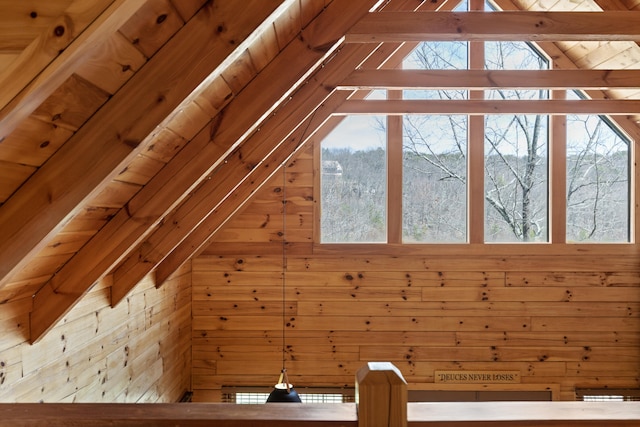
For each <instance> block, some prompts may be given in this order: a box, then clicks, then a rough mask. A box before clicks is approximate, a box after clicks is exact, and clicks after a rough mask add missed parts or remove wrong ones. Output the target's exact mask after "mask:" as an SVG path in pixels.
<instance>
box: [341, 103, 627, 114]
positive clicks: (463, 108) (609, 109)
mask: <svg viewBox="0 0 640 427" xmlns="http://www.w3.org/2000/svg"><path fill="white" fill-rule="evenodd" d="M638 111H640V101H639V100H615V101H614V100H556V99H550V100H531V99H527V100H517V101H515V100H493V99H487V100H476V99H471V100H466V99H465V100H440V99H436V100H432V99H426V100H416V99H405V100H398V101H397V100H364V101H360V100H356V101H347V102H345V103H344V104H342V105H341V106H340V107H339V108H337V109H336V110H335V111H334V114H337V115H348V114H387V115H401V114H470V115H484V114H549V115H557V114H609V115H623V116H624V115H633V114H637V113H638Z"/></svg>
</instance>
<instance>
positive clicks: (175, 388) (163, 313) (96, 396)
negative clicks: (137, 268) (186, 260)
mask: <svg viewBox="0 0 640 427" xmlns="http://www.w3.org/2000/svg"><path fill="white" fill-rule="evenodd" d="M109 292H110V288H109V280H108V279H105V280H104V281H102V282H101V283H99V284H98V285H97V286H96V287H95V288H94V289H92V290H91V291H90V292H89V293H88V294H87V295H86V296H85V297H84V298H83V299H82V301H81V302H80V303H79V304H78V305H77V306H76V307H75V308H73V309H72V310H71V311H70V312H69V313H68V314H67V316H65V318H64V319H63V320H62V321H60V322H59V324H58V325H56V326H55V328H54V329H53V330H51V331H50V332H49V334H47V336H45V337H44V338H43V339H42V340H41V341H39V342H38V343H36V344H34V345H31V344H29V343H28V336H26V335H28V333H29V327H28V322H29V309H30V304H29V303H30V299H26V298H25V299H22V300H17V301H14V302H8V303H6V304H4V306H3V307H2V310H0V328H2V335H0V401H2V402H21V403H22V402H148V403H151V402H176V401H178V400H179V399H180V397H181V396H182V395H183V394H184V392H185V391H187V390H189V389H190V371H191V340H190V336H189V330H190V329H191V266H190V264H189V265H185V266H184V267H183V268H182V269H181V270H180V271H178V272H176V274H175V275H174V276H172V278H171V279H170V280H168V281H167V283H165V284H164V285H163V286H162V287H160V288H158V289H156V288H155V286H154V284H153V281H152V280H151V278H150V277H148V278H146V279H145V280H143V281H142V282H140V283H139V284H138V285H137V287H136V288H135V289H134V290H133V291H132V293H131V294H130V295H129V296H128V298H127V299H126V300H125V301H122V302H121V303H120V304H119V305H117V306H116V307H115V308H111V306H110V305H109V304H110V297H109Z"/></svg>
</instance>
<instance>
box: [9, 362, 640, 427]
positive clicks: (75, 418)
mask: <svg viewBox="0 0 640 427" xmlns="http://www.w3.org/2000/svg"><path fill="white" fill-rule="evenodd" d="M356 387H357V389H358V393H357V394H358V399H359V401H358V404H355V403H344V404H295V403H269V404H263V405H236V404H224V403H170V404H124V403H122V404H119V403H77V404H73V403H55V404H50V403H42V404H40V403H17V404H0V426H1V427H4V426H7V427H8V426H11V427H52V426H54V427H58V426H65V427H66V426H86V427H102V426H111V427H120V426H132V427H164V426H167V427H169V426H172V427H173V426H181V427H201V426H215V427H287V426H290V427H293V426H296V427H404V426H407V427H640V403H637V402H470V403H468V402H465V403H454V402H444V403H443V402H438V403H407V387H406V382H405V381H404V379H403V378H402V375H401V374H400V372H399V371H398V370H397V369H396V368H395V367H393V365H391V364H387V363H374V364H371V363H370V364H367V365H366V366H365V367H363V368H362V369H360V370H359V371H358V373H357V375H356Z"/></svg>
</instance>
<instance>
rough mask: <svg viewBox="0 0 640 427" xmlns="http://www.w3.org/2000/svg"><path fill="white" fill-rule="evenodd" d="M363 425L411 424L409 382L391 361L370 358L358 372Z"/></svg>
mask: <svg viewBox="0 0 640 427" xmlns="http://www.w3.org/2000/svg"><path fill="white" fill-rule="evenodd" d="M356 404H357V408H358V426H359V427H407V382H406V381H405V380H404V378H403V377H402V373H401V372H400V370H399V369H398V368H396V367H395V366H394V365H393V364H392V363H391V362H368V363H367V364H366V365H365V366H363V367H362V368H360V369H358V372H356Z"/></svg>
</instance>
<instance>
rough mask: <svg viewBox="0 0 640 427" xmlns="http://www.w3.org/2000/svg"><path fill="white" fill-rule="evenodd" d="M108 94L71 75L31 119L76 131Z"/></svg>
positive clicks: (36, 110) (105, 99)
mask: <svg viewBox="0 0 640 427" xmlns="http://www.w3.org/2000/svg"><path fill="white" fill-rule="evenodd" d="M108 96H109V94H107V93H106V92H103V91H102V90H101V89H99V88H98V87H96V86H94V85H93V84H91V83H89V82H88V81H86V80H84V79H81V78H80V77H78V76H76V75H72V76H70V77H69V79H67V80H66V81H65V82H64V83H63V84H62V85H61V86H60V87H59V88H58V89H56V90H55V91H54V92H53V93H52V94H51V95H50V96H49V97H48V98H47V99H45V100H44V101H43V102H42V104H41V105H40V106H39V107H38V108H36V109H35V110H34V112H33V117H35V118H37V119H40V120H42V121H44V122H49V123H51V124H52V125H55V126H59V127H62V128H65V129H67V130H70V131H73V132H75V131H77V130H78V128H79V127H80V126H82V124H83V123H84V122H86V121H87V119H88V118H89V117H91V116H92V115H93V114H94V113H95V112H96V111H97V110H98V109H99V108H100V107H101V106H102V105H103V104H104V103H105V102H106V101H107V99H108Z"/></svg>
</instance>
